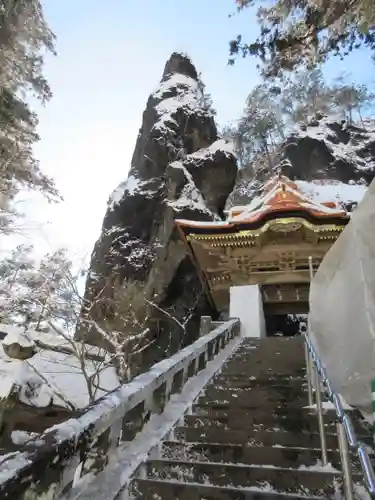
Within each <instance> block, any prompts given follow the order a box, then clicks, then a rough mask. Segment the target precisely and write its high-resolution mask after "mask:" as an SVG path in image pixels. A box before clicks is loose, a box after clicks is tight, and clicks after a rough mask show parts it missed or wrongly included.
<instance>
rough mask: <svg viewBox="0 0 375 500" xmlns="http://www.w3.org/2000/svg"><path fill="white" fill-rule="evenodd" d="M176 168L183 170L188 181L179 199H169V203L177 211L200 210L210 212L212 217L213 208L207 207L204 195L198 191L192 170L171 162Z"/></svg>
mask: <svg viewBox="0 0 375 500" xmlns="http://www.w3.org/2000/svg"><path fill="white" fill-rule="evenodd" d="M171 166H173V167H174V168H180V169H182V170H183V172H184V175H185V178H186V179H187V183H186V184H185V186H184V188H183V189H182V191H181V193H180V195H179V197H178V198H177V200H174V201H168V205H169V206H170V207H172V208H173V209H174V210H176V211H177V212H180V211H183V210H187V209H188V210H198V211H199V212H201V213H206V214H209V215H210V216H211V217H212V216H213V214H212V212H211V210H209V209H208V208H207V207H206V203H205V201H204V199H203V196H202V195H201V193H200V192H199V191H198V189H197V187H196V186H195V183H194V180H193V177H192V175H191V174H190V172H188V170H187V169H186V168H185V167H184V166H183V165H182V164H181V163H180V162H177V161H176V162H173V163H172V164H171Z"/></svg>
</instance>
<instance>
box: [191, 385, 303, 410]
mask: <svg viewBox="0 0 375 500" xmlns="http://www.w3.org/2000/svg"><path fill="white" fill-rule="evenodd" d="M200 399H203V400H205V401H208V400H211V401H215V402H226V403H227V404H230V405H231V406H245V407H246V406H251V407H253V406H263V405H265V403H266V402H267V403H271V402H272V403H274V404H276V405H277V406H284V405H288V406H302V407H303V406H307V405H308V403H309V401H308V393H307V391H306V390H304V389H303V388H302V387H301V386H300V387H298V386H295V387H285V386H284V387H283V386H269V387H251V388H249V389H231V388H226V389H225V388H224V386H219V387H218V386H217V385H216V384H215V385H211V386H210V385H209V386H208V387H207V388H206V389H205V390H204V392H203V393H202V396H201V398H200Z"/></svg>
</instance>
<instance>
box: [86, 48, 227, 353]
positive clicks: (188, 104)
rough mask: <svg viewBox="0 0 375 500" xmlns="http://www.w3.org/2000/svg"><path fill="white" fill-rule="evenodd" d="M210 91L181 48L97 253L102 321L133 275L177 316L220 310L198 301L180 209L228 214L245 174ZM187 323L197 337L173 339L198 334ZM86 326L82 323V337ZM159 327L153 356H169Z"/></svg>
mask: <svg viewBox="0 0 375 500" xmlns="http://www.w3.org/2000/svg"><path fill="white" fill-rule="evenodd" d="M203 97H204V96H203V85H202V82H201V81H200V79H199V77H198V72H197V70H196V68H195V67H194V65H193V64H192V62H191V60H190V59H189V57H187V56H186V55H183V54H178V53H173V54H172V55H171V57H170V59H169V60H168V61H167V63H166V65H165V69H164V72H163V75H162V78H161V81H160V83H159V85H158V87H157V88H156V89H155V90H154V91H153V92H152V93H151V95H150V96H149V99H148V101H147V105H146V108H145V110H144V113H143V117H142V124H141V127H140V131H139V134H138V138H137V141H136V145H135V150H134V154H133V158H132V161H131V168H130V171H129V177H128V179H127V180H126V181H124V182H123V183H121V184H120V185H119V187H118V188H117V189H116V190H115V191H114V192H113V194H112V196H111V197H110V200H109V204H108V210H107V213H106V215H105V218H104V221H103V229H102V233H101V236H100V238H99V240H98V241H97V243H96V245H95V248H94V251H93V254H92V260H91V265H90V273H89V276H88V279H87V285H86V293H85V299H86V301H87V303H90V302H91V300H92V299H93V298H94V297H96V296H98V294H99V296H100V299H99V300H96V301H95V305H94V307H92V308H91V309H90V315H91V316H92V317H93V319H95V321H96V322H97V323H98V324H100V323H101V322H102V321H103V320H104V317H106V316H107V317H108V316H111V315H113V313H114V312H115V313H116V311H113V308H112V305H111V301H110V300H107V299H111V298H112V297H113V296H116V291H117V288H118V287H123V284H124V283H125V282H127V281H137V282H138V283H140V287H139V288H140V293H142V294H144V293H146V295H147V297H146V298H149V299H152V300H154V297H155V296H156V297H158V299H157V300H158V305H159V306H160V307H163V301H165V302H166V303H167V304H168V305H166V306H165V307H166V308H167V309H168V310H173V311H175V313H176V314H177V319H182V317H183V315H184V314H185V313H186V311H187V310H191V311H192V319H191V321H192V322H194V321H197V320H198V316H201V315H202V314H203V315H204V314H211V312H212V311H211V309H210V306H209V303H208V301H207V298H206V297H202V299H200V300H199V301H197V297H199V296H200V295H201V292H200V290H201V283H200V280H199V276H198V274H197V271H196V269H195V268H194V266H193V265H192V263H191V261H190V258H189V256H188V254H187V251H186V248H185V246H184V245H183V244H182V242H181V241H180V240H179V238H178V236H177V233H176V226H175V218H177V217H178V218H189V219H193V220H201V219H203V220H206V221H207V220H211V221H213V220H215V219H217V218H220V217H221V215H222V211H223V208H224V205H225V200H226V198H227V197H228V194H229V193H230V191H231V190H232V189H233V186H234V182H235V178H236V174H237V165H236V158H235V156H234V153H233V146H232V144H231V143H229V142H227V141H225V140H218V132H217V127H216V124H215V119H214V116H213V114H212V112H211V111H210V110H209V109H207V106H206V103H205V101H204V98H203ZM108 283H110V285H108ZM177 290H178V292H177ZM145 291H146V292H145ZM134 300H135V301H136V302H137V298H135V299H134ZM142 300H144V297H142ZM138 302H139V301H138ZM155 315H156V311H155ZM111 317H112V316H111ZM151 320H152V318H151ZM150 322H151V321H150ZM153 324H154V323H153ZM163 328H164V327H163ZM165 328H166V326H165ZM187 331H188V332H189V335H188V337H189V338H184V339H182V338H181V339H180V340H179V339H178V338H176V339H175V341H174V342H173V344H174V345H176V346H177V345H179V344H180V342H181V343H187V342H188V343H189V342H191V341H194V340H195V335H196V334H197V333H196V331H195V329H193V328H187ZM124 333H125V332H124ZM85 334H86V332H85V331H84V330H83V326H82V323H81V324H80V325H79V329H78V331H77V334H76V335H77V338H82V336H83V335H85ZM158 335H159V337H160V342H158V343H157V344H158V345H156V344H155V346H154V347H153V349H155V353H154V354H150V356H149V360H148V361H147V363H153V362H155V361H157V360H158V359H160V358H158V356H159V357H162V356H163V349H161V348H160V345H163V343H164V341H165V342H168V341H167V338H168V337H167V336H168V335H169V333H168V332H167V331H165V332H164V331H159V332H158ZM176 335H177V337H179V335H181V336H182V332H180V333H176ZM164 336H166V337H165V338H164ZM88 338H89V342H92V343H93V344H95V343H96V344H99V343H101V342H102V339H101V337H100V335H99V334H97V333H95V332H92V333H89V336H88ZM146 358H147V356H146V355H145V356H144V359H146ZM145 363H146V362H145Z"/></svg>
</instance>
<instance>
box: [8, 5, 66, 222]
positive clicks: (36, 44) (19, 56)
mask: <svg viewBox="0 0 375 500" xmlns="http://www.w3.org/2000/svg"><path fill="white" fill-rule="evenodd" d="M53 41H54V35H53V34H52V32H51V31H50V30H49V28H48V26H47V25H46V22H45V20H44V17H43V10H42V6H41V3H40V2H39V1H38V0H17V1H16V0H3V1H2V2H1V6H0V215H1V217H0V218H1V224H0V230H1V229H2V228H3V229H4V228H5V227H6V222H7V221H8V222H9V215H12V210H11V202H12V201H13V199H14V198H15V196H16V195H17V193H18V192H19V190H20V189H23V188H26V189H32V190H37V191H40V192H42V193H43V194H45V195H46V196H48V197H49V199H56V197H57V191H56V188H55V186H54V184H53V181H52V180H51V179H50V178H48V177H47V176H46V175H44V174H43V173H42V172H41V170H40V168H39V165H38V162H37V161H36V160H35V158H34V156H33V151H32V148H33V145H34V144H35V142H36V141H37V140H38V135H37V133H36V125H37V117H36V115H35V113H33V112H32V111H31V110H30V107H29V105H28V103H27V101H26V96H27V95H28V94H29V95H30V94H31V95H32V96H33V97H35V98H37V99H38V100H39V101H40V102H42V103H44V102H46V101H47V100H48V99H49V98H50V97H51V91H50V89H49V86H48V84H47V81H46V79H45V78H44V76H43V73H42V68H43V51H45V50H47V51H52V52H53V50H54V49H53Z"/></svg>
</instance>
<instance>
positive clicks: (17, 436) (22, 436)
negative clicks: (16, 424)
mask: <svg viewBox="0 0 375 500" xmlns="http://www.w3.org/2000/svg"><path fill="white" fill-rule="evenodd" d="M37 435H38V434H36V433H35V432H26V431H13V432H12V434H11V439H12V442H13V443H14V444H18V445H23V444H25V443H27V441H30V439H33V438H35V437H36V436H37Z"/></svg>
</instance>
